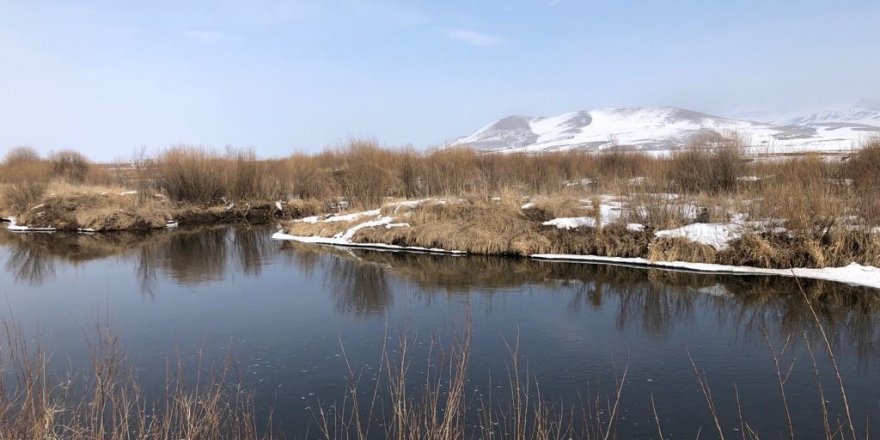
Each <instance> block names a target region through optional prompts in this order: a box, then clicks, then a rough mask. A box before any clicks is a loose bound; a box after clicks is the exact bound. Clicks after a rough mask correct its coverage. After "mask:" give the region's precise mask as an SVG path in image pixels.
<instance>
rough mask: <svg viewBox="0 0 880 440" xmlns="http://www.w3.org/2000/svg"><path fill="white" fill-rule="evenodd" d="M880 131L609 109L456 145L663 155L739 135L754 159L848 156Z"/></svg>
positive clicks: (534, 121) (510, 123)
mask: <svg viewBox="0 0 880 440" xmlns="http://www.w3.org/2000/svg"><path fill="white" fill-rule="evenodd" d="M877 125H878V126H869V125H856V124H854V123H837V122H818V121H817V122H812V123H809V124H807V123H791V124H787V125H774V124H770V123H763V122H754V121H746V120H737V119H730V118H723V117H719V116H713V115H709V114H706V113H700V112H695V111H692V110H686V109H682V108H676V107H633V108H609V109H599V110H590V111H578V112H572V113H564V114H561V115H558V116H552V117H533V116H508V117H506V118H503V119H500V120H498V121H496V122H493V123H491V124H489V125H487V126H485V127H483V128H481V129H479V130H477V131H476V132H475V133H473V134H471V135H470V136H465V137H462V138H459V139H457V140H456V141H455V142H453V145H470V146H472V147H474V148H477V149H480V150H483V151H492V152H530V153H531V152H549V151H565V150H571V149H585V150H592V151H597V150H602V149H605V148H609V147H611V146H613V145H622V146H627V147H631V148H635V149H640V150H644V151H652V152H657V153H661V154H662V153H665V152H668V151H671V150H675V149H678V148H681V147H683V146H685V145H687V144H688V143H689V142H690V141H691V140H692V139H693V138H694V137H695V136H698V135H729V134H731V133H736V134H739V135H740V136H742V137H743V139H744V140H745V141H746V142H747V143H748V145H749V146H750V147H751V149H752V150H753V151H754V152H756V153H761V152H768V153H787V152H795V151H846V150H850V149H851V148H852V147H853V145H855V144H857V143H858V142H859V141H861V140H863V139H864V138H866V137H868V136H870V135H871V134H880V128H878V127H880V122H878V124H877Z"/></svg>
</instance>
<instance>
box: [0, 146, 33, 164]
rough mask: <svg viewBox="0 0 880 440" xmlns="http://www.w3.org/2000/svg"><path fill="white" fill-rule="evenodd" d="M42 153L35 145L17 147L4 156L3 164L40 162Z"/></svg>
mask: <svg viewBox="0 0 880 440" xmlns="http://www.w3.org/2000/svg"><path fill="white" fill-rule="evenodd" d="M39 161H40V154H39V153H37V150H35V149H33V147H25V146H22V147H15V148H13V149H11V150H9V152H7V153H6V156H4V157H3V165H5V166H10V167H11V166H16V165H19V164H23V163H32V162H39Z"/></svg>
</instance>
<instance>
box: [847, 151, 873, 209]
mask: <svg viewBox="0 0 880 440" xmlns="http://www.w3.org/2000/svg"><path fill="white" fill-rule="evenodd" d="M846 175H847V176H848V178H850V179H852V184H853V187H854V188H855V190H856V194H857V196H858V198H859V203H858V206H859V210H860V212H861V214H862V216H863V217H865V218H866V219H868V220H869V221H871V222H873V223H874V224H877V223H878V222H880V197H878V194H880V138H875V139H873V140H871V141H869V142H867V143H866V144H865V145H864V146H863V147H862V148H861V149H860V150H859V151H857V152H856V153H855V154H853V155H852V157H851V158H850V159H849V161H848V163H847V165H846Z"/></svg>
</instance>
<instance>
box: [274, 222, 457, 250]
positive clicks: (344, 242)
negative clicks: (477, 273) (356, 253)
mask: <svg viewBox="0 0 880 440" xmlns="http://www.w3.org/2000/svg"><path fill="white" fill-rule="evenodd" d="M390 225H393V223H391V224H388V225H386V226H385V227H389V226H390ZM272 239H273V240H287V241H295V242H298V243H310V244H323V245H329V246H341V247H352V248H364V249H382V250H393V251H406V252H423V253H431V254H449V255H464V254H465V252H463V251H450V250H447V249H439V248H424V247H419V246H397V245H393V244H385V243H354V242H352V241H351V240H350V239H345V238H342V237H333V238H326V237H303V236H297V235H290V234H285V233H284V232H282V231H278V232H276V233H274V234H272Z"/></svg>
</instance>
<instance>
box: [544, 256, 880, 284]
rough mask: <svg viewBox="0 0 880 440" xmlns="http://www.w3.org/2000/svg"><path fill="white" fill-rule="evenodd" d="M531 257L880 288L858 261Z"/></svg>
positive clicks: (877, 277)
mask: <svg viewBox="0 0 880 440" xmlns="http://www.w3.org/2000/svg"><path fill="white" fill-rule="evenodd" d="M530 257H531V258H534V259H537V260H551V261H570V262H584V263H609V264H627V265H636V266H648V267H659V268H665V269H682V270H692V271H697V272H707V273H720V274H736V275H777V276H785V277H796V278H808V279H814V280H826V281H834V282H838V283H845V284H850V285H853V286H864V287H871V288H874V289H880V268H877V267H873V266H862V265H860V264H858V263H852V264H850V265H849V266H844V267H826V268H823V269H806V268H796V269H763V268H759V267H749V266H727V265H723V264H708V263H688V262H684V261H651V260H648V259H645V258H621V257H600V256H596V255H570V254H533V255H530Z"/></svg>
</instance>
